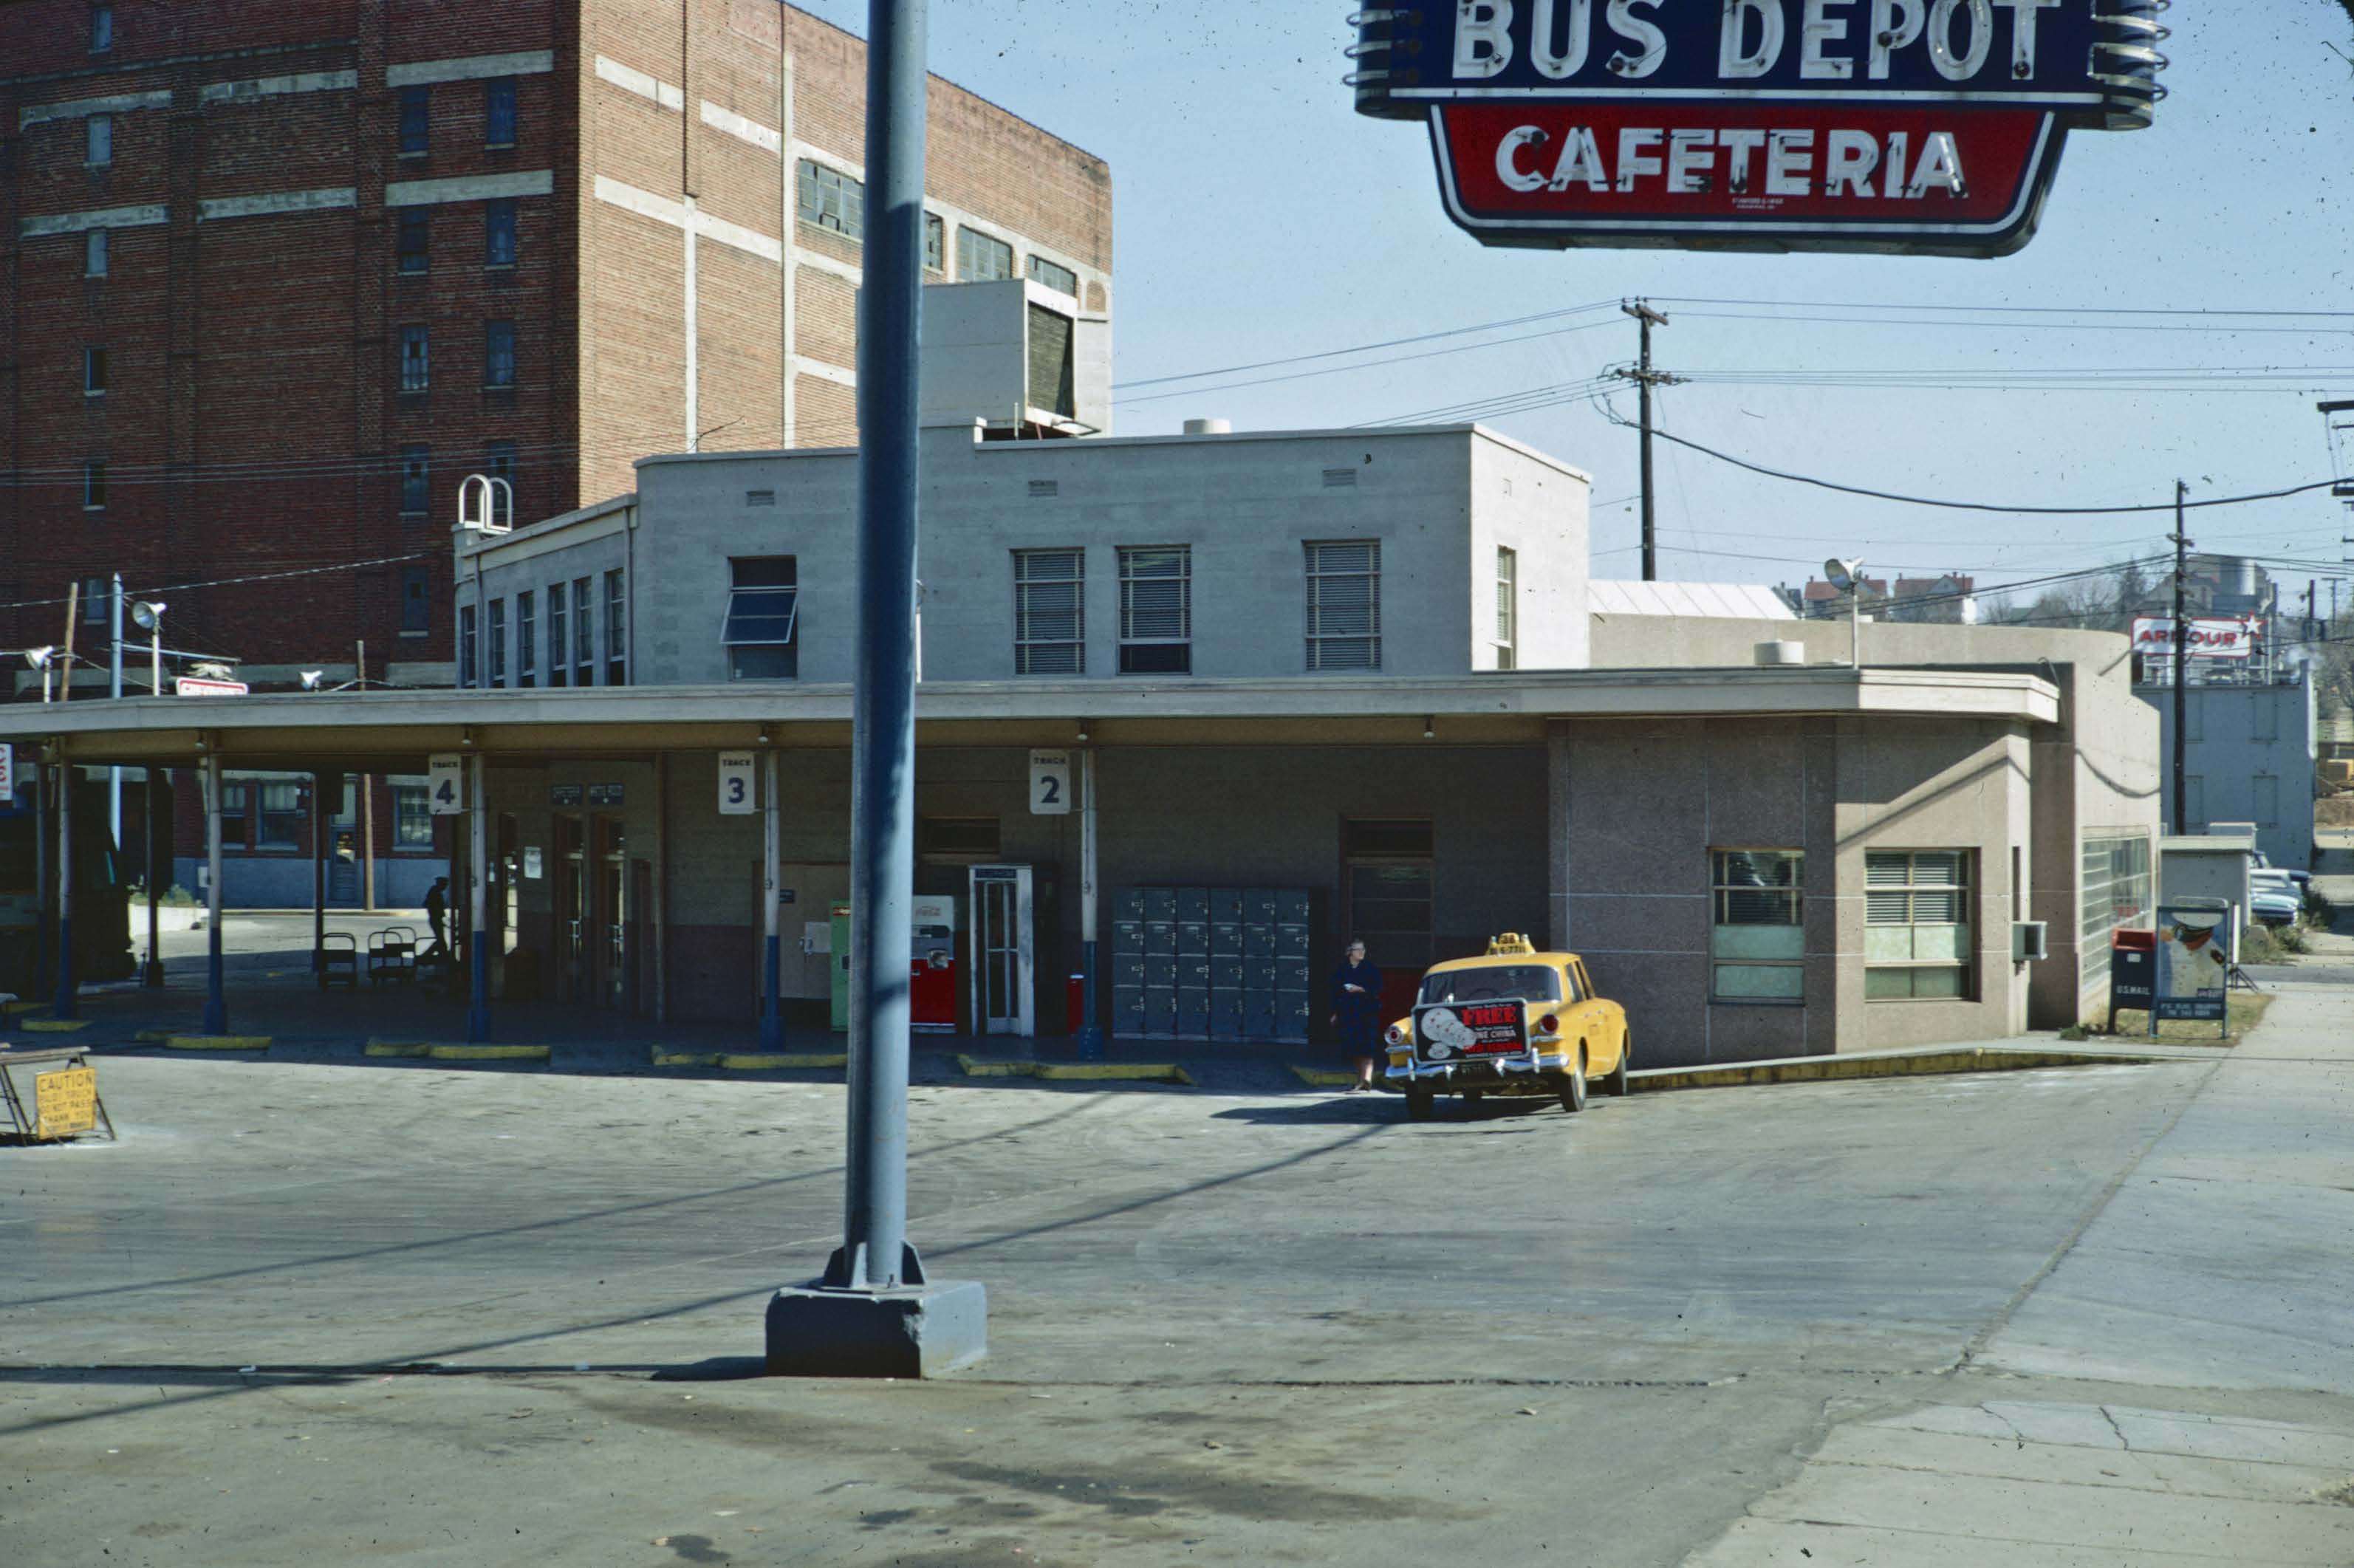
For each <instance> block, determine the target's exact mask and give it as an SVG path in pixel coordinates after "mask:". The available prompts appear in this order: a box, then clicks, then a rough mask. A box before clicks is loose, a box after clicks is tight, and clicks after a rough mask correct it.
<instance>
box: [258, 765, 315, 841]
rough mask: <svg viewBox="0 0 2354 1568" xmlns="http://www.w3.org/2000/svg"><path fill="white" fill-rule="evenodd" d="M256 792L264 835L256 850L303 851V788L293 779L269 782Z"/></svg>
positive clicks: (261, 834) (259, 838) (262, 834)
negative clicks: (259, 799)
mask: <svg viewBox="0 0 2354 1568" xmlns="http://www.w3.org/2000/svg"><path fill="white" fill-rule="evenodd" d="M255 793H257V794H259V795H260V797H261V832H260V836H259V837H258V838H256V840H255V841H254V844H253V847H254V848H256V849H266V850H291V849H301V848H302V819H303V816H304V815H305V809H304V805H303V800H302V785H301V784H299V783H297V782H295V781H294V780H293V779H263V780H262V781H261V783H260V785H259V786H258V787H257V789H256V790H255Z"/></svg>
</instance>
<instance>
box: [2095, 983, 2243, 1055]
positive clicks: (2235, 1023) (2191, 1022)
mask: <svg viewBox="0 0 2354 1568" xmlns="http://www.w3.org/2000/svg"><path fill="white" fill-rule="evenodd" d="M2272 1004H2273V993H2272V992H2271V991H2233V992H2232V994H2231V995H2230V997H2228V998H2227V999H2225V1001H2224V1010H2225V1012H2226V1015H2227V1016H2226V1019H2225V1022H2228V1023H2229V1024H2230V1025H2231V1033H2230V1034H2228V1035H2226V1036H2225V1037H2223V1038H2221V1039H2217V1038H2216V1035H2215V1022H2214V1020H2212V1019H2206V1018H2169V1019H2167V1020H2165V1021H2164V1022H2161V1023H2159V1024H2158V1039H2159V1040H2160V1041H2162V1042H2164V1043H2166V1044H2173V1045H2236V1044H2239V1043H2240V1042H2241V1041H2242V1040H2243V1039H2245V1038H2247V1034H2248V1031H2250V1030H2251V1029H2253V1028H2254V1027H2255V1026H2256V1025H2257V1024H2259V1023H2262V1022H2264V1011H2265V1009H2267V1008H2269V1007H2271V1006H2272ZM2135 1036H2137V1037H2139V1038H2141V1039H2144V1040H2147V1039H2148V1038H2149V1014H2148V1013H2147V1012H2144V1011H2143V1010H2142V1009H2140V1008H2138V1007H2121V1008H2119V1009H2117V1032H2116V1034H2115V1036H2113V1038H2115V1039H2119V1040H2123V1039H2126V1038H2128V1037H2135Z"/></svg>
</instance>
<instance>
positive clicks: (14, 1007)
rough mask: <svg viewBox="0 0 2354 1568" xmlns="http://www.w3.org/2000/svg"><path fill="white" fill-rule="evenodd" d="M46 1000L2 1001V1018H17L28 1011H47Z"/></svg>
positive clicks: (0, 1003) (0, 1013)
mask: <svg viewBox="0 0 2354 1568" xmlns="http://www.w3.org/2000/svg"><path fill="white" fill-rule="evenodd" d="M48 1010H49V1004H48V1002H46V1001H0V1018H16V1017H20V1016H22V1015H23V1014H25V1013H27V1012H48Z"/></svg>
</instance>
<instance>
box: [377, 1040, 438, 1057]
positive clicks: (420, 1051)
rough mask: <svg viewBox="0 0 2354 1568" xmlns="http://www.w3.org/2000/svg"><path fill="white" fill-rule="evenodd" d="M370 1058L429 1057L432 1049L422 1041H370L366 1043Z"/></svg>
mask: <svg viewBox="0 0 2354 1568" xmlns="http://www.w3.org/2000/svg"><path fill="white" fill-rule="evenodd" d="M367 1054H369V1055H371V1056H430V1055H431V1054H433V1047H432V1046H430V1045H428V1044H425V1043H424V1042H423V1041H421V1040H420V1041H400V1040H371V1041H369V1042H368V1043H367Z"/></svg>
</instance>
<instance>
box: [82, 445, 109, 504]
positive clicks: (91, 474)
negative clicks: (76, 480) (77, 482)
mask: <svg viewBox="0 0 2354 1568" xmlns="http://www.w3.org/2000/svg"><path fill="white" fill-rule="evenodd" d="M81 509H82V510H83V511H84V512H103V511H105V510H106V460H105V459H104V458H92V459H90V461H88V462H86V463H84V464H82V465H81Z"/></svg>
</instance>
